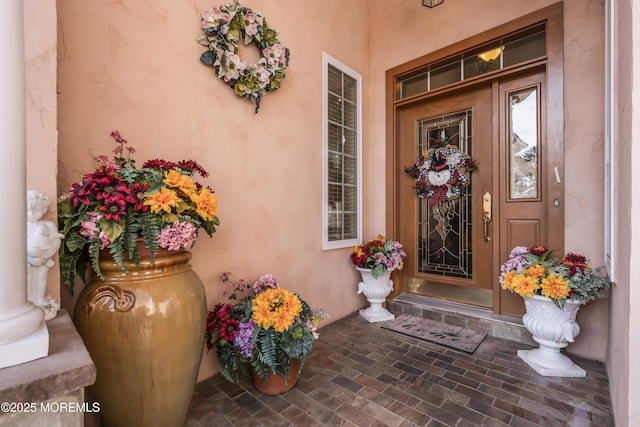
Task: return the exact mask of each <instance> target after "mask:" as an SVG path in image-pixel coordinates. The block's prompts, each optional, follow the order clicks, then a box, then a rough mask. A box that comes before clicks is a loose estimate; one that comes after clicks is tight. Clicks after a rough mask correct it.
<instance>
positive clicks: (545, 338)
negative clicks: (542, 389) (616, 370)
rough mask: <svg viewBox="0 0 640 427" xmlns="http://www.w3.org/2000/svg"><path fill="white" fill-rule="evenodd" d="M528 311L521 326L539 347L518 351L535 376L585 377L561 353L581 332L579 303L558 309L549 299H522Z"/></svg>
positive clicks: (568, 304) (569, 303)
mask: <svg viewBox="0 0 640 427" xmlns="http://www.w3.org/2000/svg"><path fill="white" fill-rule="evenodd" d="M524 303H525V306H526V310H527V312H526V313H525V315H524V316H523V317H522V323H524V326H525V327H526V328H527V330H528V331H529V332H531V335H533V339H534V340H535V341H536V342H537V343H538V344H540V347H539V348H536V349H534V350H518V356H519V357H520V358H521V359H522V360H524V361H525V362H526V363H527V364H528V365H529V366H531V368H533V369H534V370H535V371H536V372H537V373H539V374H540V375H543V376H548V377H584V376H586V372H585V370H584V369H582V368H581V367H579V366H578V365H576V364H575V363H573V362H572V361H571V360H570V359H569V358H568V357H567V356H565V355H564V354H562V353H561V352H560V350H561V349H563V348H565V347H566V346H567V345H569V343H570V342H573V339H574V338H575V337H576V336H577V335H578V334H579V333H580V326H579V325H578V324H577V323H576V314H577V313H578V309H579V308H580V303H578V302H575V301H572V300H567V301H566V302H565V305H564V308H563V309H560V308H558V306H556V305H555V304H554V302H553V300H551V299H550V298H547V297H543V296H540V295H534V296H531V297H524Z"/></svg>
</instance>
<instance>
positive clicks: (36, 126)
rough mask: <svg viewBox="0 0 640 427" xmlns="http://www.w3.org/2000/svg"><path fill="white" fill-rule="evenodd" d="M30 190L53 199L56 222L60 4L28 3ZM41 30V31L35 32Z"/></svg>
mask: <svg viewBox="0 0 640 427" xmlns="http://www.w3.org/2000/svg"><path fill="white" fill-rule="evenodd" d="M23 9H24V16H25V17H26V19H25V23H24V28H25V32H24V51H25V121H26V150H27V151H26V155H27V176H26V178H27V189H28V190H35V191H39V192H41V193H43V194H46V195H47V196H48V197H49V201H50V205H49V211H48V213H47V214H45V215H44V217H43V219H45V220H48V221H54V222H55V221H56V199H57V197H58V193H57V189H56V172H57V162H56V158H57V143H58V133H57V104H56V102H57V98H56V96H57V95H56V68H57V62H56V44H57V41H56V2H55V0H24V1H23ZM36 28H37V31H34V29H36ZM59 282H60V274H59V272H58V269H57V268H51V269H50V270H49V279H48V282H47V294H49V295H51V296H53V297H54V298H56V299H59V298H60V285H59Z"/></svg>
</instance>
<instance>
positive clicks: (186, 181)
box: [163, 169, 196, 196]
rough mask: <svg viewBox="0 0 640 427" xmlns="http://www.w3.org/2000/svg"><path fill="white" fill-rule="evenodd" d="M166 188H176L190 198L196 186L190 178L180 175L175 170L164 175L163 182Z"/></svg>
mask: <svg viewBox="0 0 640 427" xmlns="http://www.w3.org/2000/svg"><path fill="white" fill-rule="evenodd" d="M163 182H164V183H165V184H167V186H168V187H173V188H177V189H178V190H180V191H182V192H183V193H184V194H186V195H187V196H191V195H192V194H193V193H195V191H196V184H195V183H194V182H193V180H192V179H191V177H190V176H188V175H182V174H181V173H180V172H178V171H177V170H174V169H171V170H170V171H167V172H165V173H164V181H163Z"/></svg>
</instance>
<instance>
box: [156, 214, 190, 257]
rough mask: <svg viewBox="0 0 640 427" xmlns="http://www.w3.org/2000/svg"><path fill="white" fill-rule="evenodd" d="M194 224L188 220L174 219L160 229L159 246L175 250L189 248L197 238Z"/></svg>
mask: <svg viewBox="0 0 640 427" xmlns="http://www.w3.org/2000/svg"><path fill="white" fill-rule="evenodd" d="M197 237H198V236H197V235H196V226H195V225H193V223H191V222H189V221H184V222H179V221H176V222H174V223H173V224H171V225H167V226H166V227H164V228H163V229H162V230H160V235H159V236H158V244H159V245H160V247H161V248H165V249H169V250H172V251H177V250H179V249H189V248H191V247H192V246H193V244H194V243H195V242H196V239H197Z"/></svg>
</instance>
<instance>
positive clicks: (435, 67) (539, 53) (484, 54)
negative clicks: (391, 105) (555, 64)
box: [396, 24, 547, 99]
mask: <svg viewBox="0 0 640 427" xmlns="http://www.w3.org/2000/svg"><path fill="white" fill-rule="evenodd" d="M546 35H547V31H546V26H545V25H544V24H542V25H536V26H533V27H531V28H528V29H526V30H523V31H518V32H517V33H514V34H510V35H508V36H506V37H501V38H500V39H497V40H494V41H492V42H489V43H485V44H483V45H482V46H478V47H475V48H473V49H471V50H468V51H465V52H461V53H459V54H457V55H455V56H453V57H449V58H447V59H444V60H441V61H438V62H436V63H433V64H429V65H428V66H427V67H426V70H425V69H424V68H423V69H422V70H420V71H419V72H418V74H413V75H409V76H407V77H404V78H402V79H401V80H400V91H399V93H397V94H396V99H405V98H409V97H411V96H414V95H420V94H422V93H425V92H430V91H432V90H435V89H439V88H442V87H445V86H448V85H451V84H454V83H459V82H461V81H463V80H467V79H471V78H474V77H478V76H481V75H484V74H487V73H490V72H492V71H497V70H502V69H505V68H508V67H511V66H515V65H520V64H522V63H524V62H526V61H530V60H535V59H540V58H541V57H544V56H545V55H546V45H547V41H546Z"/></svg>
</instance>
